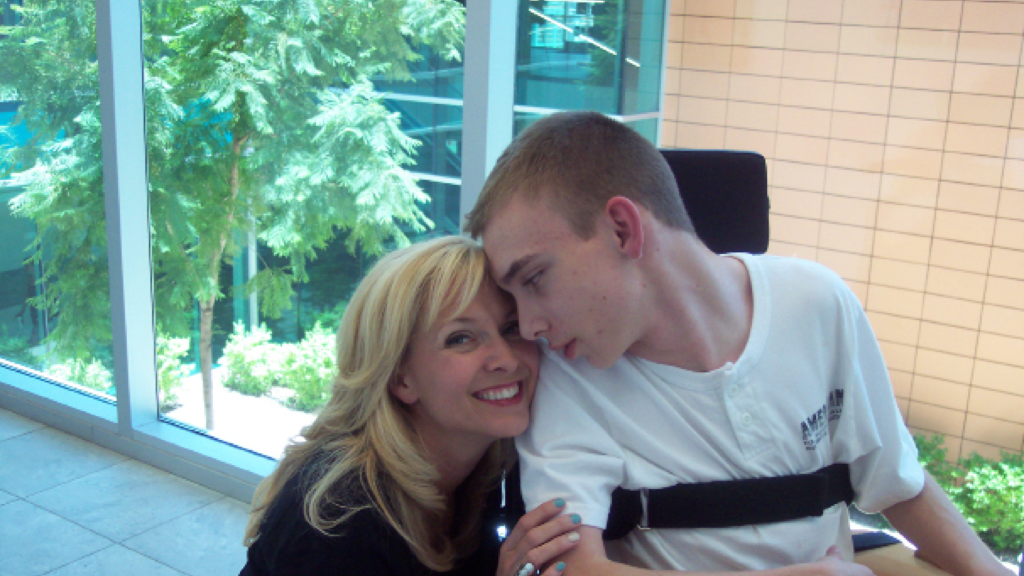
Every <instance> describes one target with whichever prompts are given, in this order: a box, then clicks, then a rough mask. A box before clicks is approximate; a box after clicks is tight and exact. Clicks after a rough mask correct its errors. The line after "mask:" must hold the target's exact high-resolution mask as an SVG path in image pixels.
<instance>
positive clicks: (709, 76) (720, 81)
mask: <svg viewBox="0 0 1024 576" xmlns="http://www.w3.org/2000/svg"><path fill="white" fill-rule="evenodd" d="M679 93H680V94H681V95H684V96H700V97H703V98H728V97H729V75H728V74H722V73H719V72H703V71H700V70H680V71H679Z"/></svg>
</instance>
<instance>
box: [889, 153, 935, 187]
mask: <svg viewBox="0 0 1024 576" xmlns="http://www.w3.org/2000/svg"><path fill="white" fill-rule="evenodd" d="M941 170H942V152H938V151H935V150H921V149H918V148H904V147H899V146H886V147H885V165H884V169H883V171H884V172H885V173H887V174H896V175H899V176H912V177H915V178H929V179H938V177H939V174H940V172H941ZM937 184H938V183H937V182H936V188H937V187H938V186H937ZM882 190H883V191H884V190H885V179H884V178H883V180H882ZM936 191H937V190H936Z"/></svg>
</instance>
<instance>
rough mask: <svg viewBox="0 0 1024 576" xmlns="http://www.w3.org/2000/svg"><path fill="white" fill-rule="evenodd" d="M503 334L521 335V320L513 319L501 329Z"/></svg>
mask: <svg viewBox="0 0 1024 576" xmlns="http://www.w3.org/2000/svg"><path fill="white" fill-rule="evenodd" d="M501 334H502V335H503V336H519V320H513V321H511V322H509V323H508V324H506V325H505V328H504V329H503V330H502V331H501Z"/></svg>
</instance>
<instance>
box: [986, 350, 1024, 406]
mask: <svg viewBox="0 0 1024 576" xmlns="http://www.w3.org/2000/svg"><path fill="white" fill-rule="evenodd" d="M978 359H979V360H991V361H992V362H999V363H1000V364H1009V365H1010V366H1018V367H1024V339H1021V338H1013V337H1010V336H1002V335H999V334H989V333H988V332H982V333H981V337H980V338H978ZM1021 400H1022V401H1024V397H1022V398H1021ZM1020 418H1021V422H1024V414H1021V416H1020Z"/></svg>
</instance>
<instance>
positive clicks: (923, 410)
mask: <svg viewBox="0 0 1024 576" xmlns="http://www.w3.org/2000/svg"><path fill="white" fill-rule="evenodd" d="M908 416H909V417H908V419H907V423H908V424H909V425H911V426H913V427H915V428H921V429H922V430H928V431H931V432H941V433H942V434H950V435H955V436H959V435H960V434H962V433H963V429H964V416H965V414H964V412H963V411H962V410H951V409H949V408H943V407H941V406H933V405H931V404H925V403H923V402H917V401H914V400H911V401H910V414H909V415H908Z"/></svg>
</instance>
